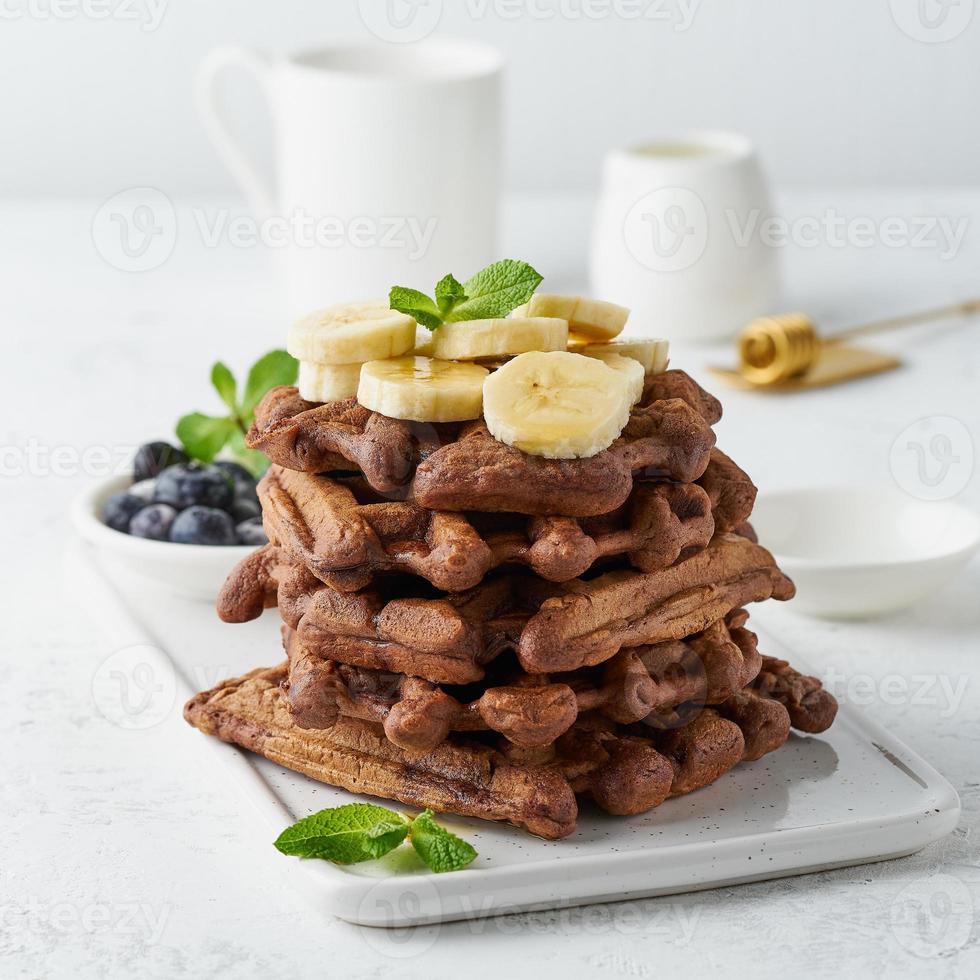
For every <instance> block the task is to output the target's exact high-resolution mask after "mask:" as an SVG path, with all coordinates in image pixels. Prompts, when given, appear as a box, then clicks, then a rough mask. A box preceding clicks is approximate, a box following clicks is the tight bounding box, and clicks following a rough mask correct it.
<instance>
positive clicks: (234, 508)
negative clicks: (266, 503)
mask: <svg viewBox="0 0 980 980" xmlns="http://www.w3.org/2000/svg"><path fill="white" fill-rule="evenodd" d="M228 513H229V514H231V516H232V517H234V518H235V523H236V524H240V523H241V522H242V521H247V520H249V519H250V518H252V517H259V516H261V514H262V506H261V504H259V502H258V501H257V500H249V499H248V498H247V497H236V498H235V499H234V500H233V501H232V502H231V506H230V507H229V508H228Z"/></svg>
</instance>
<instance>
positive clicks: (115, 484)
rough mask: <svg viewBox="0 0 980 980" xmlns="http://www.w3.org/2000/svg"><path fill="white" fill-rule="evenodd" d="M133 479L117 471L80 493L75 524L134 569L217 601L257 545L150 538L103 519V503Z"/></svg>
mask: <svg viewBox="0 0 980 980" xmlns="http://www.w3.org/2000/svg"><path fill="white" fill-rule="evenodd" d="M131 482H132V481H131V480H130V479H129V477H126V476H114V477H111V478H110V479H108V480H104V481H103V482H101V483H97V484H95V485H94V486H92V487H89V488H88V489H86V490H85V491H84V492H83V493H80V494H79V495H78V496H77V497H76V498H75V499H74V501H73V502H72V507H71V520H72V524H73V525H74V526H75V530H76V531H77V532H78V533H79V534H80V535H81V536H82V537H83V538H84V539H85V540H86V541H88V542H90V543H91V544H93V545H94V546H95V547H96V548H98V549H99V551H101V552H103V553H104V554H106V555H109V556H110V557H111V558H112V559H114V560H115V561H116V562H117V563H118V564H120V565H122V566H123V567H125V568H126V569H127V570H128V571H131V572H133V573H134V574H137V575H142V576H144V577H145V578H148V579H151V580H152V581H153V582H154V583H156V584H158V585H162V586H165V587H166V588H168V589H170V590H171V591H172V592H177V593H180V594H181V595H185V596H191V597H193V598H195V599H206V600H209V601H212V602H213V601H214V600H215V599H216V598H217V595H218V592H219V591H220V590H221V586H222V584H223V583H224V580H225V578H226V577H227V576H228V573H229V572H230V571H231V570H232V568H234V567H235V565H236V564H237V563H238V562H239V561H241V560H242V558H244V557H245V556H246V555H248V554H250V553H251V552H253V551H254V550H255V548H253V547H252V546H251V545H227V546H219V545H214V546H211V545H203V544H174V543H173V542H170V541H148V540H147V539H145V538H134V537H132V536H131V535H129V534H123V533H122V531H114V530H113V529H112V528H111V527H108V526H107V525H105V524H103V523H102V507H103V505H104V504H105V502H106V500H107V499H108V498H109V497H111V496H112V494H114V493H118V492H119V491H120V490H125V489H126V488H127V487H128V486H129V485H130V483H131Z"/></svg>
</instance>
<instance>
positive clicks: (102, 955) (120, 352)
mask: <svg viewBox="0 0 980 980" xmlns="http://www.w3.org/2000/svg"><path fill="white" fill-rule="evenodd" d="M97 205H98V202H96V203H94V204H91V205H87V204H71V205H66V204H47V205H37V206H30V207H28V206H24V205H18V206H12V205H8V206H0V269H2V281H3V286H2V289H0V323H2V329H3V338H4V357H3V358H2V359H0V392H2V396H0V397H2V399H3V413H2V416H0V451H2V453H3V457H2V459H0V464H2V474H0V486H2V488H3V502H4V507H3V511H2V515H0V529H2V542H3V552H4V555H5V557H6V561H4V563H3V570H2V572H0V576H2V581H0V606H2V610H3V613H4V619H3V623H4V628H3V640H4V642H3V652H2V660H0V670H2V675H0V733H2V734H0V740H2V742H0V744H2V745H3V752H2V754H0V794H2V806H0V821H2V826H3V833H2V836H0V975H3V976H5V977H7V976H25V977H27V976H30V977H33V976H61V975H78V976H86V977H89V976H91V977H102V976H106V977H128V976H133V975H138V976H151V977H157V976H159V977H182V976H188V977H190V976H195V977H196V976H207V975H215V974H219V973H227V974H230V975H234V976H256V977H263V978H268V977H280V976H282V977H293V976H314V975H322V974H329V975H339V976H386V977H416V976H427V977H444V976H445V977H449V976H457V975H459V973H460V972H465V974H466V975H467V976H468V977H491V976H493V977H499V976H506V975H513V976H528V975H534V974H538V973H540V972H541V971H544V970H547V971H548V972H549V973H550V974H552V975H554V976H563V975H569V976H579V975H585V974H586V973H589V974H593V975H598V976H602V975H606V976H611V977H612V976H617V975H621V976H627V977H648V976H649V977H652V976H657V975H667V976H670V975H677V974H679V973H680V972H681V971H685V972H686V971H694V972H696V973H702V972H705V971H712V970H718V971H722V970H724V971H726V972H727V973H729V974H733V975H736V976H738V975H752V976H754V977H768V976H773V977H776V976H783V975H785V974H786V973H787V972H792V973H794V974H800V973H806V974H812V975H827V976H831V975H832V976H840V975H845V976H847V975H855V976H856V975H861V976H880V975H885V974H894V973H897V972H899V971H901V972H904V973H909V974H916V975H923V976H937V975H945V974H948V975H953V974H956V975H962V976H975V975H977V973H978V972H980V846H978V844H977V839H976V835H977V833H978V831H980V763H978V755H980V604H978V602H977V595H978V589H980V567H978V564H977V563H976V562H975V563H974V564H973V565H972V566H971V568H970V570H969V572H968V574H966V575H965V576H964V577H963V578H962V579H961V580H960V581H958V582H957V583H956V584H955V585H954V586H953V587H952V588H951V589H949V590H948V591H947V592H946V593H945V594H944V595H941V596H937V597H935V598H933V599H931V600H929V601H928V602H925V603H923V604H921V605H920V606H919V607H918V608H917V609H915V610H914V611H909V612H906V613H903V614H901V615H899V616H895V617H893V618H890V619H886V620H880V621H877V622H868V623H857V624H830V623H821V622H816V621H812V620H807V619H803V618H801V617H800V616H798V615H796V614H794V613H793V612H792V611H791V609H790V607H786V608H780V607H776V608H771V607H773V606H775V604H773V603H770V604H767V605H766V606H764V607H763V608H761V609H760V610H759V612H758V613H757V615H758V618H759V619H763V618H764V620H765V622H766V624H767V625H768V627H769V628H770V629H771V630H772V631H773V632H774V633H775V634H777V635H778V636H779V637H780V638H781V639H783V640H785V641H786V642H787V644H788V645H789V646H790V647H791V648H793V647H796V648H797V649H800V650H801V651H802V650H805V651H806V656H807V658H808V660H809V661H810V662H811V663H815V664H817V665H818V666H819V668H820V669H821V670H822V671H823V673H824V676H825V677H826V678H827V679H828V680H830V681H831V684H832V688H833V690H834V693H835V694H837V696H838V697H839V698H843V699H848V700H850V701H852V702H855V703H858V704H861V705H862V706H864V709H865V710H867V711H868V712H870V713H871V714H872V715H873V716H874V717H875V718H876V719H877V720H878V721H879V722H881V723H883V724H884V725H886V726H887V727H888V728H890V729H891V730H892V731H893V732H895V733H896V734H897V735H899V737H901V738H902V739H903V740H905V741H906V742H908V743H909V744H910V745H911V746H912V747H913V748H914V749H916V750H917V751H918V752H919V753H920V754H922V755H923V756H924V757H925V758H926V759H928V760H929V761H930V762H932V763H933V764H934V765H935V766H936V767H937V768H938V769H939V770H940V771H941V772H943V773H944V774H945V775H946V776H947V777H948V778H949V779H950V781H951V782H952V783H953V784H954V786H955V787H956V788H957V790H958V791H959V793H960V795H961V797H962V801H963V819H962V822H961V826H960V827H959V829H958V830H957V831H956V832H955V833H954V834H953V835H952V836H950V837H949V838H948V839H947V840H945V841H943V842H941V843H939V844H937V845H934V846H932V847H930V848H929V849H927V850H926V851H924V852H922V853H920V854H919V855H916V856H914V857H911V858H907V859H904V860H900V861H894V862H890V863H885V864H879V865H872V866H866V867H859V868H852V869H849V870H843V871H837V872H832V873H825V874H819V875H814V876H810V877H805V878H794V879H786V880H782V881H777V882H771V883H761V884H754V885H747V886H742V887H739V888H730V889H722V890H718V891H712V892H705V893H701V894H695V895H689V896H683V897H677V898H666V899H656V900H649V901H644V902H639V903H627V904H624V905H608V906H601V907H592V908H587V909H569V910H565V911H559V912H546V913H540V914H524V915H519V916H515V917H510V918H503V919H496V920H492V921H484V922H479V923H476V924H465V923H458V924H453V925H446V926H442V927H432V928H430V929H427V930H415V931H413V932H411V933H408V934H406V933H405V932H400V933H393V934H388V933H384V932H379V931H376V930H365V929H361V928H358V927H354V926H350V925H347V924H345V923H342V922H339V921H334V920H332V919H329V918H326V917H324V916H323V915H321V914H319V913H318V912H315V911H313V910H312V909H311V908H310V907H309V906H308V905H307V904H306V903H305V901H304V899H303V898H302V896H301V895H300V894H299V893H298V892H297V891H296V890H295V889H294V887H293V886H292V883H291V881H290V878H291V875H290V870H291V869H290V868H288V867H286V868H284V867H283V861H284V859H283V858H281V857H280V856H278V855H277V854H276V853H275V851H274V850H273V849H272V848H271V847H269V846H268V845H267V843H266V842H264V841H262V840H259V839H257V838H256V836H255V832H254V831H255V828H254V824H253V822H252V820H251V818H250V816H249V815H248V814H244V813H241V812H239V809H238V806H237V803H236V800H235V798H234V797H233V796H231V795H230V794H229V792H228V789H227V787H226V784H225V783H224V781H223V780H222V779H220V778H219V777H218V776H217V775H216V773H215V771H214V769H213V768H212V766H211V759H210V757H209V755H208V754H206V753H200V752H199V751H198V749H199V745H198V743H197V741H196V739H195V737H193V733H188V737H186V738H185V737H177V736H175V734H174V732H175V728H174V726H171V725H168V724H163V725H159V726H157V727H155V728H151V729H149V730H146V731H123V730H120V729H118V728H115V727H113V726H112V725H111V724H110V723H109V722H108V721H106V720H105V719H104V718H103V716H102V715H101V714H100V713H99V711H98V710H97V709H96V706H95V705H94V703H93V700H92V694H91V682H92V676H93V673H94V671H95V670H96V668H97V667H98V665H99V664H100V663H101V662H102V661H103V660H104V659H105V658H106V656H107V655H109V654H110V653H111V652H112V651H111V648H109V647H107V645H106V643H105V641H104V639H103V638H102V637H101V636H100V635H99V633H98V631H97V629H96V628H95V627H94V626H93V625H92V623H91V622H90V621H89V620H88V619H87V618H86V616H85V615H84V613H83V612H82V611H80V610H79V609H78V608H77V607H76V606H75V604H74V603H73V591H75V590H74V589H73V586H72V583H71V582H65V581H64V580H63V576H62V574H61V559H62V555H63V552H64V549H65V545H66V543H67V541H68V539H69V536H70V534H69V528H68V522H67V518H66V505H67V503H68V501H69V500H70V499H71V497H72V495H73V494H74V493H75V492H76V491H77V490H78V489H79V488H80V487H81V486H83V485H84V484H85V483H86V481H90V480H91V479H93V476H92V471H93V469H95V468H97V467H98V466H99V465H102V457H101V455H100V450H99V449H98V447H105V448H106V449H108V451H109V453H110V454H112V455H113V456H116V455H119V454H122V453H124V452H125V450H126V447H132V446H135V445H136V444H138V443H139V442H142V441H144V440H146V439H148V438H151V437H166V436H167V435H168V434H169V433H170V429H171V425H172V422H173V420H175V419H176V418H177V416H178V415H180V414H181V413H183V412H185V411H189V410H191V409H193V408H200V409H202V410H205V411H208V410H211V409H213V408H214V407H215V406H214V404H213V402H212V396H211V395H210V393H209V390H208V384H207V374H208V369H209V366H210V364H211V362H212V361H213V360H214V359H216V358H218V357H221V358H224V359H226V360H228V361H229V362H230V363H231V364H232V366H233V367H235V368H236V369H242V368H243V367H244V366H245V365H246V364H247V362H249V361H250V359H251V358H252V357H254V356H255V355H256V354H258V353H260V352H262V351H264V350H266V349H268V348H269V347H271V346H275V345H278V344H280V343H281V342H282V339H283V333H284V323H283V321H282V318H281V316H280V315H279V313H278V311H277V297H276V292H275V290H274V288H273V285H272V278H271V275H270V268H269V262H268V256H267V255H265V254H262V253H261V252H260V251H257V250H255V249H234V248H230V247H221V248H215V249H206V248H204V247H203V246H201V244H200V242H199V239H197V238H195V237H194V236H181V237H179V238H178V243H177V248H176V250H175V252H174V254H173V255H172V257H171V258H170V259H169V261H167V262H166V263H165V264H164V265H163V266H162V267H160V268H158V269H156V270H153V271H152V272H146V273H141V274H135V273H123V272H119V271H117V270H116V269H113V268H111V267H110V266H108V265H107V264H106V263H105V262H104V261H103V260H102V259H101V258H100V257H99V255H98V254H97V253H96V251H95V250H94V248H93V246H92V241H91V238H90V234H89V226H90V223H91V220H92V216H93V214H94V211H95V208H96V207H97ZM783 207H784V213H785V214H786V215H787V216H794V215H802V214H815V213H824V212H825V211H826V209H827V208H831V207H833V208H836V209H837V210H838V212H839V213H840V214H843V215H846V216H850V217H870V218H872V219H874V220H876V221H880V220H881V219H884V218H887V217H895V216H897V217H900V218H901V217H904V218H911V217H917V216H938V217H949V218H952V219H953V220H957V219H960V218H966V219H967V220H968V222H969V223H968V224H967V225H966V234H965V238H964V240H963V242H962V245H961V246H960V248H959V251H958V253H957V254H956V256H955V257H946V258H944V257H942V255H941V254H940V253H941V252H942V249H939V248H932V247H929V246H928V243H926V245H920V246H918V247H912V246H908V247H904V248H902V247H886V246H885V245H883V244H878V245H877V246H874V247H870V248H866V247H857V245H852V246H849V247H848V246H844V247H836V246H834V245H832V244H829V243H824V244H821V245H819V246H817V247H815V248H803V247H798V248H797V247H790V248H787V249H786V250H785V265H786V273H787V277H786V278H787V290H786V297H787V300H786V306H787V307H788V308H797V307H799V308H802V309H805V310H807V311H808V312H811V313H812V314H814V315H815V316H816V317H817V318H818V319H819V320H820V321H821V322H823V323H825V324H827V325H835V324H839V325H843V324H844V323H847V322H854V321H858V320H860V319H861V318H862V317H865V316H869V315H883V314H886V313H891V312H901V311H905V310H912V309H916V308H918V307H927V306H930V305H932V304H936V303H940V302H947V301H953V300H957V299H962V298H966V297H967V296H969V295H973V294H976V293H977V292H980V287H978V277H977V271H978V268H980V231H978V228H977V223H978V221H980V194H978V193H976V192H973V193H971V194H967V193H963V194H946V195H944V196H942V197H937V196H935V195H930V194H927V193H924V192H923V193H908V194H902V195H894V194H893V195H891V196H887V197H886V196H882V195H880V194H875V193H857V192H849V193H843V192H840V191H835V192H833V193H828V194H826V195H823V194H820V193H818V192H807V193H800V192H795V193H792V194H787V195H785V200H784V204H783ZM185 220H186V221H190V220H191V219H190V217H189V216H188V215H187V214H185V213H184V212H181V227H184V222H185ZM587 230H588V210H587V208H584V207H582V206H581V205H580V204H579V203H578V202H574V201H560V200H555V201H550V202H538V203H537V204H536V205H534V206H531V205H529V204H526V203H525V204H524V205H523V206H519V207H511V208H510V210H509V221H508V229H507V234H506V236H505V248H504V249H503V251H504V253H505V254H515V255H522V256H524V257H527V258H529V259H531V260H532V261H533V262H534V264H535V265H536V266H538V267H539V268H540V269H542V271H544V272H545V273H547V274H548V276H549V286H554V287H561V286H563V285H567V286H573V285H581V281H582V278H583V273H584V254H585V243H586V237H587ZM185 239H186V240H185ZM459 271H461V270H459ZM879 343H880V345H881V346H882V347H887V348H890V349H897V350H901V351H902V352H903V354H904V355H905V356H906V357H907V367H906V368H905V369H904V370H902V371H897V372H893V373H891V374H888V375H885V376H882V377H880V378H876V379H871V380H868V381H864V382H858V383H855V384H852V385H849V386H843V387H839V388H835V389H829V390H826V391H823V392H818V393H813V394H808V395H804V396H796V397H793V398H784V399H773V398H768V397H764V396H759V395H750V394H738V393H734V392H727V391H723V390H721V389H720V388H719V386H718V385H717V384H716V383H710V382H708V384H709V387H711V388H712V389H713V390H715V391H716V392H717V393H718V394H719V395H720V396H722V397H723V400H724V402H725V408H726V414H725V419H724V420H723V422H722V423H721V424H720V426H719V441H720V444H721V446H722V447H723V448H724V449H725V450H726V451H727V452H729V453H730V454H731V455H732V456H734V457H735V459H736V460H737V461H738V462H739V463H741V464H742V465H743V466H744V467H745V468H746V469H747V470H748V471H749V473H750V474H751V475H752V476H753V478H754V479H755V481H756V483H758V484H759V485H760V486H761V487H762V488H764V489H765V488H776V487H788V486H794V485H801V484H806V483H816V484H826V483H833V482H868V483H879V484H885V483H888V482H889V481H891V479H892V476H891V473H890V469H889V451H890V448H891V446H892V444H893V442H894V441H895V439H896V438H897V437H898V436H899V434H900V433H902V432H903V430H904V429H905V428H906V427H907V426H908V425H910V424H911V423H913V422H915V421H916V420H918V419H921V418H923V417H927V416H940V415H941V416H952V417H954V418H958V419H960V420H962V422H963V423H964V424H965V425H966V426H967V427H968V429H969V430H970V431H971V432H972V433H973V434H974V436H973V438H974V440H976V438H977V433H978V432H980V407H978V405H980V402H978V389H980V323H977V322H974V323H972V324H970V325H966V326H946V327H943V328H933V329H929V330H927V329H918V330H915V331H908V332H905V333H904V334H901V335H895V336H893V337H891V338H889V339H887V340H882V341H880V342H879ZM712 359H713V360H715V361H717V360H718V355H717V352H714V357H713V358H712V353H711V352H707V351H703V350H702V351H698V350H684V349H682V348H681V347H680V346H679V345H675V348H674V363H675V364H677V365H678V366H683V367H685V368H688V369H689V370H691V372H692V373H694V374H695V375H696V376H698V377H699V378H700V380H702V381H706V376H705V374H704V373H703V366H704V364H705V363H707V362H708V361H711V360H712ZM93 447H96V448H95V451H94V453H93ZM86 450H88V453H87V454H86V452H85V451H86ZM959 499H960V500H961V501H963V502H964V503H967V504H969V505H970V506H972V507H974V508H975V509H980V479H978V478H977V477H976V476H973V478H972V479H971V480H970V481H969V482H968V484H967V485H966V487H965V489H963V490H962V492H961V493H960V494H959ZM161 601H162V602H165V601H166V599H165V598H163V597H161ZM294 877H295V878H296V879H298V878H299V877H300V876H299V875H295V876H294Z"/></svg>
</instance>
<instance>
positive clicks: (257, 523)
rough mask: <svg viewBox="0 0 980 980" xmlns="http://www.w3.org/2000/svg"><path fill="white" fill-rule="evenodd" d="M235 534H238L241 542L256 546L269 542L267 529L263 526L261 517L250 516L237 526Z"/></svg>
mask: <svg viewBox="0 0 980 980" xmlns="http://www.w3.org/2000/svg"><path fill="white" fill-rule="evenodd" d="M235 534H236V535H237V536H238V543H239V544H249V545H253V546H255V547H258V546H259V545H263V544H268V543H269V539H268V537H266V533H265V529H264V528H263V527H262V518H261V517H250V518H249V519H248V520H247V521H242V522H241V523H240V524H239V525H238V526H237V527H236V528H235Z"/></svg>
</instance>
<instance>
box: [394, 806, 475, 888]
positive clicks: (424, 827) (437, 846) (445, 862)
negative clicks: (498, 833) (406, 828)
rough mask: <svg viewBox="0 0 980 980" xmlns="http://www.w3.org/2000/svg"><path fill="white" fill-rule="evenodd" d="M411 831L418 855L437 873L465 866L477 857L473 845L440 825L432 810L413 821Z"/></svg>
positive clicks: (426, 811) (424, 812)
mask: <svg viewBox="0 0 980 980" xmlns="http://www.w3.org/2000/svg"><path fill="white" fill-rule="evenodd" d="M410 833H411V835H412V847H414V848H415V851H416V853H417V854H418V856H419V857H420V858H422V860H423V861H424V862H425V863H426V864H427V865H428V866H429V867H430V868H431V869H432V870H433V871H435V872H437V873H441V872H443V871H456V870H458V869H459V868H465V867H466V865H468V864H469V863H470V862H471V861H472V860H473V859H474V858H475V857H476V849H475V848H474V847H473V845H472V844H470V843H468V842H467V841H465V840H463V838H462V837H457V836H456V835H455V834H453V833H450V832H449V831H448V830H446V828H445V827H440V826H439V824H437V823H436V820H435V814H434V813H433V812H432V811H431V810H423V811H422V812H421V813H420V814H419V815H418V816H417V817H416V818H415V819H414V820H413V821H412V829H411V831H410Z"/></svg>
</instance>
